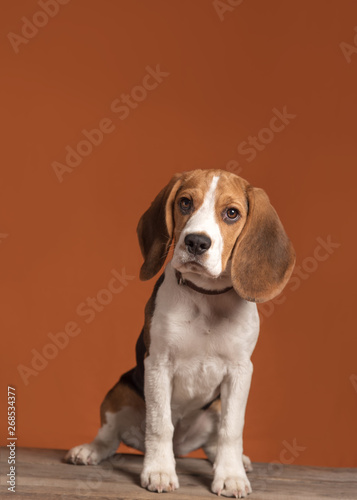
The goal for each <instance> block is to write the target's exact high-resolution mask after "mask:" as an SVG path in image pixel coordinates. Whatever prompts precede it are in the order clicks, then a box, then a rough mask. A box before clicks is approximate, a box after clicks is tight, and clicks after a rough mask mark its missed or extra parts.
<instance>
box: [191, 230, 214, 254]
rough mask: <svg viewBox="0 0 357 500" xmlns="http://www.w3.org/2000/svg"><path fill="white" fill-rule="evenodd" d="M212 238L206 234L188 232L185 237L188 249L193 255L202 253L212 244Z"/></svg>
mask: <svg viewBox="0 0 357 500" xmlns="http://www.w3.org/2000/svg"><path fill="white" fill-rule="evenodd" d="M211 243H212V242H211V240H210V239H209V238H208V236H205V235H204V234H194V233H192V234H188V235H187V236H186V237H185V245H186V248H187V251H188V252H189V253H192V255H202V254H203V253H205V252H207V250H208V249H209V247H210V246H211Z"/></svg>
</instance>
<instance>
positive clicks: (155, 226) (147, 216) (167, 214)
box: [137, 174, 182, 281]
mask: <svg viewBox="0 0 357 500" xmlns="http://www.w3.org/2000/svg"><path fill="white" fill-rule="evenodd" d="M181 177H182V174H176V175H174V176H173V178H172V179H171V181H170V182H169V183H168V185H167V186H165V187H164V188H163V189H162V190H161V191H160V193H159V194H158V195H157V196H156V198H155V200H154V201H153V202H152V203H151V206H150V208H149V209H148V210H147V211H146V212H145V213H144V215H142V217H141V219H140V220H139V224H138V227H137V233H138V238H139V245H140V249H141V253H142V255H143V257H144V264H143V265H142V266H141V269H140V279H141V280H143V281H146V280H149V279H151V278H152V277H153V276H155V274H157V273H158V272H159V271H160V269H161V268H162V266H163V264H164V262H165V259H166V257H167V254H168V251H169V248H170V244H171V242H172V238H173V233H174V216H173V208H174V207H173V203H174V200H175V196H176V193H177V190H178V188H179V187H180V184H181V182H180V181H181Z"/></svg>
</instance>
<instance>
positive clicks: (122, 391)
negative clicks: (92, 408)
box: [100, 380, 145, 426]
mask: <svg viewBox="0 0 357 500" xmlns="http://www.w3.org/2000/svg"><path fill="white" fill-rule="evenodd" d="M125 406H130V407H131V408H134V409H136V410H140V409H142V408H144V407H145V402H144V400H143V399H142V398H141V397H140V396H139V395H138V394H137V393H136V392H135V391H134V390H133V389H132V388H131V387H130V386H128V385H126V384H124V383H123V382H121V381H120V380H119V382H118V383H116V384H115V386H114V387H113V388H112V389H111V390H110V391H109V392H108V394H107V395H106V396H105V398H104V401H103V402H102V404H101V406H100V421H101V425H102V426H103V425H104V424H105V423H106V422H107V419H106V416H105V414H106V413H107V412H109V413H116V412H118V411H119V410H121V409H122V408H124V407H125Z"/></svg>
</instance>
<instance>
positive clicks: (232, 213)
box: [223, 207, 240, 224]
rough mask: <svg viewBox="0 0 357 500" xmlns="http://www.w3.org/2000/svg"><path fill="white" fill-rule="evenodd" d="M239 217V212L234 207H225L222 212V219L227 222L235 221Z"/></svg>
mask: <svg viewBox="0 0 357 500" xmlns="http://www.w3.org/2000/svg"><path fill="white" fill-rule="evenodd" d="M239 218H240V213H239V210H237V209H236V208H233V207H229V208H227V210H225V211H224V212H223V220H224V221H225V222H227V223H228V224H229V223H231V222H235V221H237V220H238V219H239Z"/></svg>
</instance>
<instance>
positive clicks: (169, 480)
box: [141, 467, 179, 493]
mask: <svg viewBox="0 0 357 500" xmlns="http://www.w3.org/2000/svg"><path fill="white" fill-rule="evenodd" d="M141 486H142V487H143V488H147V489H148V490H149V491H157V492H158V493H162V492H163V491H174V490H176V489H177V488H178V487H179V482H178V478H177V474H176V472H175V471H174V470H170V469H168V470H166V469H165V467H156V468H155V467H150V468H144V470H143V472H142V473H141Z"/></svg>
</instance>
